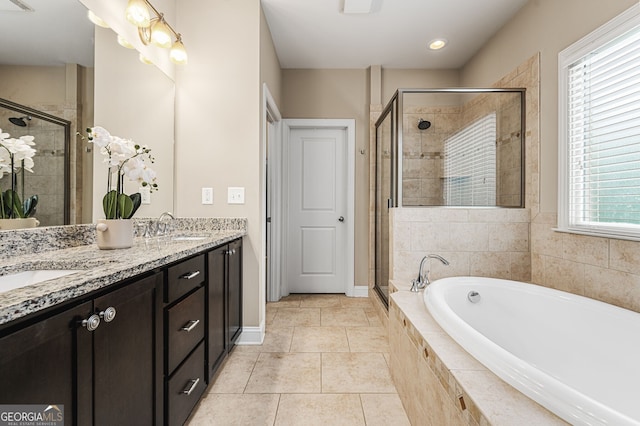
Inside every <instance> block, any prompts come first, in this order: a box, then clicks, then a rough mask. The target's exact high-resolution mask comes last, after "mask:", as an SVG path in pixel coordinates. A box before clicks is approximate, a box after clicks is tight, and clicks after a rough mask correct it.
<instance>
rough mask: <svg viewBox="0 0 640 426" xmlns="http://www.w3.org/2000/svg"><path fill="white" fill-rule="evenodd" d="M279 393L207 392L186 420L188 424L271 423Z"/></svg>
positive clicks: (243, 425)
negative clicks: (240, 393)
mask: <svg viewBox="0 0 640 426" xmlns="http://www.w3.org/2000/svg"><path fill="white" fill-rule="evenodd" d="M279 400H280V395H278V394H264V395H218V394H209V395H207V396H206V397H205V398H204V399H203V400H202V401H201V402H200V405H199V406H198V408H197V411H196V412H195V413H194V415H193V416H192V417H191V419H190V421H189V422H188V425H189V426H207V425H221V426H222V425H224V426H246V425H251V426H259V425H265V426H266V425H269V426H271V425H273V422H274V421H275V417H276V411H277V410H278V402H279Z"/></svg>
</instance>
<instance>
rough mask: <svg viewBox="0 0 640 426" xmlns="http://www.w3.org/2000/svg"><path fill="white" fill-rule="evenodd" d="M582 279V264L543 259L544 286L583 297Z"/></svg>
mask: <svg viewBox="0 0 640 426" xmlns="http://www.w3.org/2000/svg"><path fill="white" fill-rule="evenodd" d="M584 278H585V277H584V264H582V263H577V262H572V261H570V260H564V259H557V258H555V257H546V256H545V257H544V280H543V283H542V284H543V285H544V286H546V287H551V288H555V289H557V290H562V291H568V292H569V293H574V294H579V295H581V296H583V295H584Z"/></svg>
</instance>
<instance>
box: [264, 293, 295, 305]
mask: <svg viewBox="0 0 640 426" xmlns="http://www.w3.org/2000/svg"><path fill="white" fill-rule="evenodd" d="M301 300H302V295H301V294H292V295H290V296H287V297H283V298H282V299H280V300H278V301H277V302H269V303H267V307H268V308H299V307H300V301H301Z"/></svg>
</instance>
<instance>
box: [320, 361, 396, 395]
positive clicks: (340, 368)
mask: <svg viewBox="0 0 640 426" xmlns="http://www.w3.org/2000/svg"><path fill="white" fill-rule="evenodd" d="M395 392H396V388H395V386H394V385H393V382H392V380H391V375H390V374H389V368H388V367H387V362H386V361H385V359H384V356H383V355H382V354H380V353H324V354H322V393H395Z"/></svg>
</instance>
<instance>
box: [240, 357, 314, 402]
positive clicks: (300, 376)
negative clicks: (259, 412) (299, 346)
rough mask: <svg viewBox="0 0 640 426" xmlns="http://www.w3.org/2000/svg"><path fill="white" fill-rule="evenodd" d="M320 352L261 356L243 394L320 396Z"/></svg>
mask: <svg viewBox="0 0 640 426" xmlns="http://www.w3.org/2000/svg"><path fill="white" fill-rule="evenodd" d="M320 365H321V361H320V354H319V353H261V354H260V356H259V357H258V361H257V362H256V366H255V368H254V370H253V373H252V374H251V377H250V378H249V383H248V384H247V387H246V390H245V392H246V393H320V382H321V374H320V372H321V370H320Z"/></svg>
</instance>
